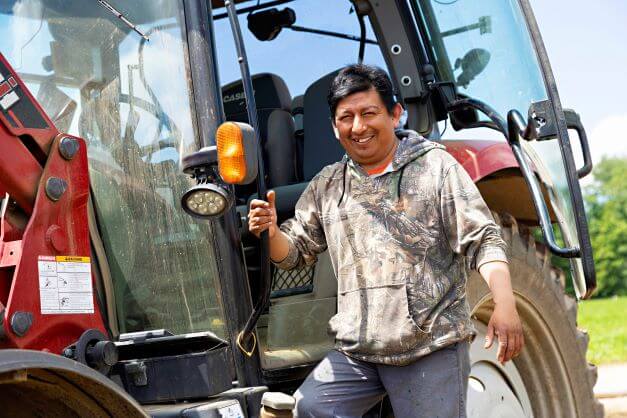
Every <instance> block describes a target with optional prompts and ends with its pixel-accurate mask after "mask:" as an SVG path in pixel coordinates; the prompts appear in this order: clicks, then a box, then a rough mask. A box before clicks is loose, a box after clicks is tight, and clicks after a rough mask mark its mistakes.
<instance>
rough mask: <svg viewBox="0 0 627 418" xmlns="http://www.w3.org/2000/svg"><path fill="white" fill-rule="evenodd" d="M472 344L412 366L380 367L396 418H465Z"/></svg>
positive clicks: (435, 354)
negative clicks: (469, 353)
mask: <svg viewBox="0 0 627 418" xmlns="http://www.w3.org/2000/svg"><path fill="white" fill-rule="evenodd" d="M468 350H469V344H468V342H466V341H464V342H459V343H457V344H453V345H451V346H448V347H444V348H442V349H440V350H438V351H436V352H433V353H431V354H429V355H428V356H425V357H423V358H421V359H419V360H417V361H416V362H415V363H412V364H410V365H408V366H403V367H396V366H384V365H379V366H378V371H379V377H380V379H381V382H382V383H383V386H384V387H385V389H386V391H387V393H388V395H389V397H390V402H391V404H392V409H394V417H395V418H418V417H424V418H436V417H437V418H465V417H466V390H467V388H468V375H469V373H470V357H469V355H468Z"/></svg>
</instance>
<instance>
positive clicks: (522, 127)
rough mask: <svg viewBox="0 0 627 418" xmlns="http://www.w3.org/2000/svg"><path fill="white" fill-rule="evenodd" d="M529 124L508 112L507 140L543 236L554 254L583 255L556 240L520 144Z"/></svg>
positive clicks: (566, 255) (568, 256)
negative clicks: (529, 195)
mask: <svg viewBox="0 0 627 418" xmlns="http://www.w3.org/2000/svg"><path fill="white" fill-rule="evenodd" d="M529 125H531V124H528V123H525V122H524V119H523V117H522V115H521V114H520V112H519V111H517V110H515V109H512V110H510V111H509V112H508V113H507V126H508V135H507V142H509V145H510V147H511V148H512V152H513V153H514V157H516V161H518V165H519V166H520V171H521V172H522V174H523V177H524V178H525V182H526V183H527V187H528V188H529V191H530V192H531V198H532V200H533V205H534V206H535V208H536V213H537V214H538V220H539V221H540V228H541V229H542V237H543V238H544V242H545V243H546V245H547V246H548V247H549V250H551V252H552V253H553V254H555V255H557V256H559V257H564V258H575V257H581V251H580V250H579V248H578V247H571V248H562V247H560V246H559V245H557V243H556V242H555V235H554V234H553V227H552V225H551V218H550V216H549V210H548V209H547V207H546V202H545V201H544V197H543V196H542V191H541V189H540V185H539V183H538V180H537V179H536V178H535V175H534V174H533V171H532V170H531V168H530V167H529V164H527V160H526V158H525V155H524V152H523V149H522V147H521V146H520V138H521V137H523V138H525V137H528V136H529V135H526V134H527V132H528V131H529Z"/></svg>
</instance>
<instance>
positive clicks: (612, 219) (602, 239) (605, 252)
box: [584, 158, 627, 297]
mask: <svg viewBox="0 0 627 418" xmlns="http://www.w3.org/2000/svg"><path fill="white" fill-rule="evenodd" d="M593 175H594V183H593V184H592V185H590V186H588V187H586V188H584V194H585V202H586V212H587V215H588V224H589V227H590V238H591V240H592V250H593V254H594V262H595V267H596V273H597V289H598V290H597V292H596V296H598V297H607V296H611V295H627V159H626V158H607V159H603V160H602V161H601V162H600V163H598V164H596V166H595V168H594V171H593Z"/></svg>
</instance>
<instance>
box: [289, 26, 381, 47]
mask: <svg viewBox="0 0 627 418" xmlns="http://www.w3.org/2000/svg"><path fill="white" fill-rule="evenodd" d="M285 29H291V30H293V31H295V32H307V33H315V34H316V35H326V36H332V37H334V38H340V39H348V40H349V41H356V42H362V39H361V37H359V36H354V35H347V34H345V33H339V32H333V31H330V30H323V29H313V28H306V27H304V26H297V25H291V26H287V27H285ZM363 42H364V43H367V44H371V45H378V44H377V42H376V41H373V40H372V39H368V38H365V39H364V40H363Z"/></svg>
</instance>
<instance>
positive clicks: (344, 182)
mask: <svg viewBox="0 0 627 418" xmlns="http://www.w3.org/2000/svg"><path fill="white" fill-rule="evenodd" d="M347 167H348V162H345V163H344V168H343V170H342V194H341V195H340V200H339V201H338V202H337V207H338V208H339V207H340V203H342V199H344V192H345V191H346V170H347Z"/></svg>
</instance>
